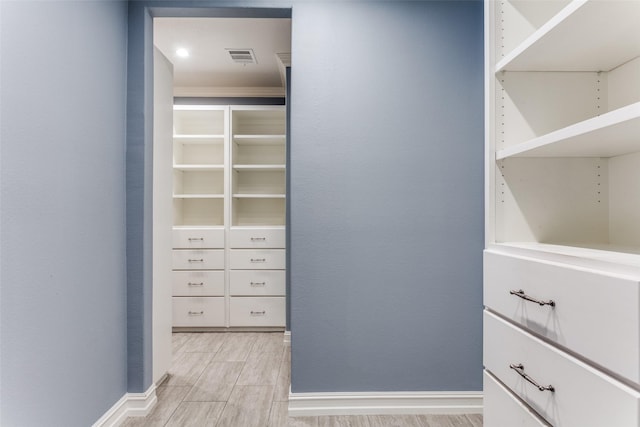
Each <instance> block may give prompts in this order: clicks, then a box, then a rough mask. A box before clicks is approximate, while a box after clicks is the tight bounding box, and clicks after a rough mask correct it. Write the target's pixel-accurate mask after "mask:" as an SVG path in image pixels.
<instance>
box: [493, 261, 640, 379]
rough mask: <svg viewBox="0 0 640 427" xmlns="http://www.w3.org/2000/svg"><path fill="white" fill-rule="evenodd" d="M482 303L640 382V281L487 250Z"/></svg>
mask: <svg viewBox="0 0 640 427" xmlns="http://www.w3.org/2000/svg"><path fill="white" fill-rule="evenodd" d="M520 290H522V291H523V293H524V294H525V295H527V296H531V297H533V298H534V299H539V300H542V301H545V302H548V301H549V300H551V301H553V303H554V306H550V305H539V304H538V303H535V302H531V301H527V300H525V299H523V298H522V296H524V295H522V294H520V296H518V295H513V294H511V293H510V292H512V291H513V292H517V291H520ZM484 304H485V305H486V306H487V307H489V308H490V309H491V310H493V311H496V312H498V313H500V314H502V315H504V316H505V317H508V318H509V319H511V320H513V321H515V322H517V323H519V324H521V325H522V326H524V327H526V328H528V329H530V330H532V331H533V332H535V333H537V334H540V335H542V336H544V337H546V338H548V339H550V340H552V341H554V342H557V343H558V344H560V345H562V346H565V347H566V348H569V349H571V350H573V351H575V352H576V353H579V354H581V355H583V356H584V357H586V358H588V359H591V360H593V361H594V362H596V363H597V364H599V365H602V366H604V367H606V368H607V369H610V370H611V371H613V372H616V373H617V374H620V375H621V376H623V377H626V378H628V379H630V380H632V381H634V382H636V383H639V384H640V282H638V281H634V280H631V279H627V278H621V277H616V276H611V275H606V274H601V273H598V272H596V271H587V270H582V269H579V268H575V267H572V266H568V265H563V264H555V263H550V262H544V261H540V260H533V259H530V258H522V257H516V256H509V255H503V254H497V253H493V252H490V251H485V254H484Z"/></svg>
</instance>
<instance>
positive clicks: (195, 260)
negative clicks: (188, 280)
mask: <svg viewBox="0 0 640 427" xmlns="http://www.w3.org/2000/svg"><path fill="white" fill-rule="evenodd" d="M189 262H204V259H202V258H200V259H189Z"/></svg>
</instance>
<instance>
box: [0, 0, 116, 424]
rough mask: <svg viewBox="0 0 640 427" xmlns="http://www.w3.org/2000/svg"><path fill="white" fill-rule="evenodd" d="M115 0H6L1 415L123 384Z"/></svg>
mask: <svg viewBox="0 0 640 427" xmlns="http://www.w3.org/2000/svg"><path fill="white" fill-rule="evenodd" d="M126 17H127V7H126V4H125V3H123V2H113V1H111V2H77V1H74V2H71V1H56V2H37V3H36V2H24V1H15V2H13V1H2V3H1V4H0V37H1V44H2V53H1V57H2V61H1V68H0V78H1V81H0V87H1V105H0V118H1V123H0V139H1V143H2V157H1V159H0V166H1V167H0V179H1V184H2V185H1V190H0V197H1V206H0V232H1V238H0V254H1V255H0V265H1V273H0V279H1V282H2V283H1V292H2V294H1V302H0V325H1V326H0V327H1V335H0V351H1V364H0V368H1V374H0V381H1V383H0V386H1V388H0V392H1V396H0V402H1V404H0V410H1V415H0V425H3V426H7V427H12V426H20V427H25V426H38V427H41V426H65V427H71V426H82V427H86V426H88V425H91V424H93V423H94V422H95V421H97V419H98V418H99V417H100V416H102V415H103V414H104V413H105V412H106V411H107V410H108V409H109V408H110V407H111V406H112V405H113V404H114V403H115V402H116V401H117V400H118V399H120V398H121V397H122V396H123V395H124V393H125V392H126V390H127V378H126V369H127V367H126V311H125V308H126V305H125V292H126V280H125V228H124V221H125V180H124V177H125V169H124V168H125V156H124V152H125V151H124V150H125V109H124V107H125V84H126V48H127V46H126V41H127V38H126V25H127V20H126Z"/></svg>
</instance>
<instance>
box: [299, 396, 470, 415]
mask: <svg viewBox="0 0 640 427" xmlns="http://www.w3.org/2000/svg"><path fill="white" fill-rule="evenodd" d="M481 413H482V392H475V391H471V392H465V391H453V392H452V391H446V392H372V393H291V392H289V416H291V417H302V416H319V415H394V414H406V415H410V414H452V415H453V414H481Z"/></svg>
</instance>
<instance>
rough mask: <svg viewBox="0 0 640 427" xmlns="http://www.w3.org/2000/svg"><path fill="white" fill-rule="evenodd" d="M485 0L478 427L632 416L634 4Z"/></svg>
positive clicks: (637, 161) (637, 326) (636, 390)
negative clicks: (483, 226) (480, 404)
mask: <svg viewBox="0 0 640 427" xmlns="http://www.w3.org/2000/svg"><path fill="white" fill-rule="evenodd" d="M485 8H486V9H485V12H486V13H485V34H486V37H487V39H486V47H487V53H488V59H487V70H486V78H487V82H486V88H487V104H486V106H487V123H486V126H487V142H486V143H487V165H486V171H487V180H486V182H487V195H488V197H487V228H486V236H487V248H486V250H485V254H484V260H485V261H484V271H485V278H484V304H485V313H484V365H485V373H484V380H485V400H484V401H485V412H484V413H485V417H484V421H485V425H487V426H488V427H492V426H504V425H535V426H540V425H548V424H551V425H571V426H573V425H576V426H577V425H580V426H602V425H619V426H637V425H640V414H639V412H638V407H639V405H640V222H639V221H638V218H640V77H639V76H640V30H639V29H638V22H640V2H639V1H625V0H621V1H618V0H611V1H601V0H595V1H594V0H574V1H566V0H565V1H548V2H542V1H527V0H524V1H523V0H503V1H488V2H485ZM525 375H526V376H527V378H528V379H533V380H534V381H537V382H538V384H539V386H540V388H538V387H535V386H534V385H532V384H531V383H529V382H527V379H526V378H525ZM549 386H551V387H549ZM590 402H598V404H597V405H594V404H591V403H590Z"/></svg>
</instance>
